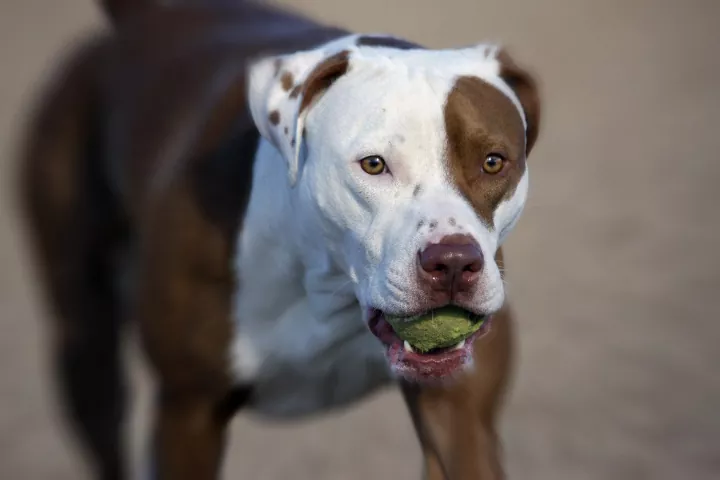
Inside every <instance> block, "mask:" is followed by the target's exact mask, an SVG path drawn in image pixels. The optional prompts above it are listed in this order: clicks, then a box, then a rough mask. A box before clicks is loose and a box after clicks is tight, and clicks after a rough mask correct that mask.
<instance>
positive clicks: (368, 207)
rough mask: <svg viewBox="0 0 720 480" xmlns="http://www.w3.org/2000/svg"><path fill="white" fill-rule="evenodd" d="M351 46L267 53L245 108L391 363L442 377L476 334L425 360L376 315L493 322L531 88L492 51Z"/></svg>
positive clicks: (517, 208)
mask: <svg viewBox="0 0 720 480" xmlns="http://www.w3.org/2000/svg"><path fill="white" fill-rule="evenodd" d="M358 43H362V42H358V41H357V39H354V38H350V39H343V40H340V41H337V42H334V43H333V44H329V45H326V46H324V47H323V48H322V49H317V50H313V51H311V52H302V53H298V54H294V55H289V56H285V57H282V58H276V59H267V60H263V61H262V62H260V63H259V64H257V65H256V66H255V67H254V68H253V69H251V76H250V95H251V98H250V102H251V109H252V111H253V116H254V118H255V121H256V123H257V124H258V127H259V128H260V130H261V132H262V133H263V135H264V136H266V138H268V139H270V140H271V141H272V142H273V143H274V144H275V145H276V146H277V147H278V149H279V150H280V151H281V152H282V153H283V156H284V157H285V159H286V160H287V162H288V168H289V176H290V183H291V184H292V185H293V188H296V189H297V197H296V198H297V199H298V211H299V212H302V218H303V221H306V222H307V223H306V228H307V229H308V232H315V233H314V235H315V236H316V241H317V242H321V243H323V244H324V245H332V246H333V247H332V248H331V249H332V250H333V256H334V258H335V259H336V261H337V263H338V264H339V265H341V268H343V269H344V270H345V272H346V273H347V275H348V276H349V277H350V279H351V280H352V282H353V283H354V285H355V294H356V296H357V299H358V301H359V302H360V304H361V306H362V307H363V308H364V311H366V318H365V321H366V322H368V325H369V327H370V329H371V330H372V331H373V333H375V334H376V335H377V336H378V337H379V339H380V340H381V341H382V342H383V343H384V344H385V345H386V347H387V349H388V358H389V360H390V363H391V366H392V368H393V369H394V370H395V371H396V372H397V373H398V374H400V375H403V376H405V377H407V378H411V379H416V380H422V379H435V378H445V377H448V376H451V375H453V374H454V373H456V372H458V371H460V370H461V369H462V368H464V367H466V366H468V365H469V364H470V363H471V358H472V340H473V338H469V339H468V341H463V342H461V343H460V344H458V345H457V346H456V347H455V348H449V349H443V350H439V351H434V352H429V353H426V354H420V353H419V352H417V351H414V350H413V348H412V346H411V345H409V344H408V343H407V342H402V341H401V340H400V339H399V338H398V337H397V335H395V334H394V332H393V331H392V328H391V327H390V326H389V324H388V323H387V322H386V321H385V320H384V315H385V314H393V315H400V316H410V315H417V314H421V313H425V312H428V311H431V310H433V309H436V308H439V307H443V306H446V305H456V306H459V307H462V308H464V309H466V310H468V311H470V312H472V313H474V314H476V315H483V316H485V319H486V320H485V325H486V326H487V325H491V324H492V314H493V313H495V312H497V311H498V310H499V309H500V308H501V307H502V305H503V303H504V298H505V290H504V284H503V275H502V271H501V266H499V265H498V263H497V261H496V258H495V257H496V254H497V252H498V248H499V247H500V245H501V243H502V241H503V239H504V238H505V237H506V235H507V234H508V232H509V231H510V230H511V229H512V227H513V226H514V225H515V222H516V221H517V219H518V217H519V215H520V213H521V211H522V209H523V206H524V204H525V200H526V196H527V189H528V170H527V166H526V154H527V153H528V151H529V150H530V148H531V147H532V144H533V143H534V141H535V138H536V136H537V128H538V117H539V109H538V101H537V92H536V90H535V86H534V83H533V82H532V80H531V79H530V77H529V76H528V75H527V74H526V73H525V72H523V71H521V70H519V69H518V68H517V67H516V66H515V65H514V64H513V63H512V61H511V60H510V59H509V58H508V57H507V55H506V54H505V53H503V52H500V51H499V50H498V49H497V48H495V47H491V46H477V47H473V48H468V49H462V50H445V51H432V50H424V49H419V48H418V49H398V48H385V47H377V46H374V47H366V46H358ZM374 43H376V42H374ZM306 219H307V220H306ZM318 232H320V233H318ZM484 331H485V328H484V329H481V330H480V331H479V332H477V333H476V334H474V335H475V336H479V335H482V334H483V332H484Z"/></svg>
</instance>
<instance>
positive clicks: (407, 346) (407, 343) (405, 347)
mask: <svg viewBox="0 0 720 480" xmlns="http://www.w3.org/2000/svg"><path fill="white" fill-rule="evenodd" d="M403 348H404V349H405V351H406V352H411V353H412V352H414V351H415V350H413V347H412V345H410V343H409V342H408V341H407V340H405V342H404V343H403Z"/></svg>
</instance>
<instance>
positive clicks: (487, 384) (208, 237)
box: [21, 0, 540, 480]
mask: <svg viewBox="0 0 720 480" xmlns="http://www.w3.org/2000/svg"><path fill="white" fill-rule="evenodd" d="M152 3H153V2H151V1H149V0H148V1H142V0H136V1H113V0H107V1H105V2H104V6H105V8H106V10H107V12H108V13H109V16H110V18H111V19H112V20H113V23H114V28H113V31H112V32H110V33H105V34H102V35H99V36H98V37H97V38H94V39H92V40H88V41H86V42H85V43H84V44H83V45H80V46H78V47H77V48H76V49H75V50H73V51H72V52H71V54H70V56H69V58H68V59H66V60H65V62H63V64H62V65H63V68H62V69H61V70H60V71H59V73H57V74H56V75H55V76H54V77H53V78H52V79H51V81H50V82H49V84H48V86H47V87H46V89H45V93H44V95H43V96H42V98H41V99H40V101H39V103H38V105H37V111H36V112H35V116H34V118H33V121H32V122H31V124H30V127H29V131H28V137H27V143H26V148H25V150H24V157H23V159H22V165H21V167H22V168H21V171H22V187H23V205H24V208H25V212H26V217H27V223H28V226H29V231H30V233H31V239H32V241H33V245H34V247H35V248H34V251H35V253H36V259H37V263H38V266H39V269H40V270H39V272H40V275H41V276H40V278H41V279H42V285H43V286H44V287H45V288H44V291H45V293H46V294H47V297H48V302H49V306H50V307H51V309H52V310H53V318H54V319H56V321H55V322H54V324H53V325H54V326H55V327H56V328H55V329H54V330H53V331H54V337H53V345H54V355H55V356H54V359H55V362H54V365H55V368H56V374H57V379H58V384H59V387H60V393H61V398H62V399H63V400H64V405H66V407H67V412H68V415H69V417H70V418H71V419H72V421H73V426H74V428H75V432H76V433H77V435H78V438H79V439H80V440H81V441H82V443H83V445H84V447H85V448H86V450H87V452H88V454H89V455H88V456H89V459H90V461H91V464H92V466H93V468H94V471H95V472H96V476H97V478H102V479H121V478H125V477H126V475H127V472H126V467H125V458H124V457H125V455H124V448H123V443H124V442H123V437H124V435H123V428H122V425H123V418H124V417H123V414H124V409H125V396H126V393H125V387H124V371H123V366H122V362H121V360H120V356H121V355H120V351H121V349H120V344H121V342H120V339H121V334H122V331H123V330H122V325H123V324H125V323H126V322H125V319H131V320H132V324H134V325H136V326H137V327H138V330H139V333H140V338H141V341H142V345H143V348H144V352H145V353H146V355H147V359H148V360H149V362H150V365H151V366H152V369H153V372H154V375H155V379H156V381H157V401H156V410H155V414H156V415H155V424H154V434H153V438H152V446H153V449H152V451H153V455H152V456H153V473H154V476H155V477H157V478H161V479H168V480H180V479H192V480H200V479H212V478H216V477H217V476H218V473H219V471H220V467H221V459H222V451H223V445H224V442H225V430H226V425H227V423H228V421H229V420H230V419H231V418H232V416H233V415H234V414H235V413H236V412H237V411H238V410H239V409H241V408H244V409H247V410H250V411H255V412H257V413H259V414H261V415H265V416H268V417H274V418H278V417H282V418H288V417H297V416H302V415H310V414H313V413H318V412H324V411H328V410H330V409H333V408H339V407H341V406H347V405H349V404H351V403H352V402H355V401H357V400H358V399H360V398H363V397H365V396H367V395H368V394H370V393H371V392H374V391H377V389H378V388H381V387H383V386H386V385H389V384H391V383H393V382H395V383H398V384H399V385H400V387H401V389H402V392H403V394H404V397H405V400H406V402H407V405H408V408H409V411H410V413H411V416H412V419H413V421H414V424H415V427H416V431H417V435H418V437H419V440H420V443H421V445H422V451H423V454H424V459H425V465H424V470H425V475H426V478H429V479H448V480H466V479H484V480H488V479H500V478H503V476H504V474H503V468H502V461H501V453H500V446H499V440H498V438H497V435H496V425H495V424H496V420H497V417H498V412H499V408H500V406H501V403H502V398H503V395H504V392H505V390H506V385H507V383H508V377H509V374H510V362H511V341H512V335H511V314H510V309H509V306H508V301H507V300H506V296H505V288H504V285H503V259H502V251H501V245H502V243H503V241H504V240H505V238H506V237H507V235H508V234H509V232H510V231H511V229H512V228H513V226H514V225H515V223H516V222H517V220H518V217H519V216H520V214H521V211H522V210H523V205H524V204H525V200H526V197H527V191H528V167H527V164H526V159H527V155H528V153H529V152H530V150H531V149H532V147H533V144H534V143H535V140H536V138H537V136H538V126H539V116H540V109H539V101H538V94H537V89H536V86H535V83H534V81H533V79H532V78H531V76H530V75H529V74H528V73H527V72H526V71H524V70H522V69H520V68H519V67H518V66H516V64H515V63H514V62H513V61H512V60H511V58H510V56H509V55H508V54H507V52H506V51H504V50H503V49H501V48H499V47H497V46H494V45H485V44H481V45H475V46H469V47H464V48H457V49H446V50H433V49H427V48H423V47H421V46H420V45H417V44H414V43H412V42H408V41H405V40H402V39H399V38H395V37H391V36H385V35H353V34H349V33H348V32H345V31H343V30H341V29H337V28H330V27H324V26H320V25H318V24H316V23H314V22H312V21H310V20H308V19H305V18H303V17H301V16H299V15H296V14H290V13H286V12H282V11H280V10H278V9H275V8H271V7H267V6H261V5H257V4H254V3H250V2H241V1H210V0H208V1H205V2H196V3H197V4H193V3H192V2H187V3H186V4H181V3H180V2H177V4H173V5H171V6H154V5H152ZM158 3H159V2H158ZM447 305H455V306H459V307H462V308H463V309H465V310H467V311H469V312H472V313H474V314H476V315H482V316H484V318H485V326H484V328H482V329H481V330H480V331H478V332H477V333H475V334H473V335H472V336H471V337H469V338H467V339H466V340H463V341H461V342H459V343H458V344H457V345H455V346H453V347H450V348H445V349H438V350H435V351H430V352H427V353H421V352H420V351H416V349H414V348H413V346H412V345H411V344H409V343H407V342H403V341H401V340H400V338H399V337H398V336H397V335H396V334H395V333H394V331H393V329H392V328H391V327H390V325H389V324H388V322H387V321H386V320H385V316H386V315H389V314H392V315H402V316H405V315H406V316H410V315H416V314H420V313H424V312H429V311H433V310H434V309H437V308H440V307H443V306H447Z"/></svg>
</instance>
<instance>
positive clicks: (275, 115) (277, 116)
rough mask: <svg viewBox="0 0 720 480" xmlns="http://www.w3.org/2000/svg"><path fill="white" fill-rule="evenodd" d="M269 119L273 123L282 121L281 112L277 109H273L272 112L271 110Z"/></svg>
mask: <svg viewBox="0 0 720 480" xmlns="http://www.w3.org/2000/svg"><path fill="white" fill-rule="evenodd" d="M268 120H270V123H272V124H273V125H277V124H278V123H280V112H278V111H277V110H273V111H272V112H270V115H268Z"/></svg>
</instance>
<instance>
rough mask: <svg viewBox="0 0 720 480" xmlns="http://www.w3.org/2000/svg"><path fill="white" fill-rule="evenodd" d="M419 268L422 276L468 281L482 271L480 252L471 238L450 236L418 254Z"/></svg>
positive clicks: (481, 255)
mask: <svg viewBox="0 0 720 480" xmlns="http://www.w3.org/2000/svg"><path fill="white" fill-rule="evenodd" d="M419 261H420V267H421V270H422V272H423V273H424V274H428V273H429V274H431V275H432V276H433V277H434V278H435V279H451V278H456V277H457V278H456V281H469V280H472V279H474V278H475V275H472V274H474V273H478V272H480V271H481V270H482V269H483V265H484V259H483V254H482V250H481V249H480V247H479V246H478V245H477V243H475V242H474V241H473V239H472V237H469V236H467V235H452V236H449V237H445V238H443V239H442V240H441V241H440V243H434V244H431V245H428V246H427V247H426V248H425V249H424V250H423V251H421V252H420V254H419Z"/></svg>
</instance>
